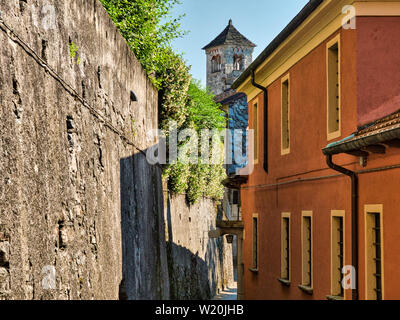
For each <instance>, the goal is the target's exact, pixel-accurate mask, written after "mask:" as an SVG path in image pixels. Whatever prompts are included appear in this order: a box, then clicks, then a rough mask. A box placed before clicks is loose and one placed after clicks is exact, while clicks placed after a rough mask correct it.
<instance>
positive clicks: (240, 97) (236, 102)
mask: <svg viewBox="0 0 400 320" xmlns="http://www.w3.org/2000/svg"><path fill="white" fill-rule="evenodd" d="M255 46H256V45H255V44H253V43H252V42H251V41H250V40H248V39H247V38H246V37H245V36H243V35H242V34H241V33H240V32H239V31H238V30H237V29H236V28H235V27H234V26H233V23H232V20H229V24H228V26H227V27H226V28H225V29H224V30H223V31H222V33H221V34H219V35H218V36H217V37H216V38H215V39H214V40H213V41H211V42H210V43H209V44H208V45H207V46H205V47H204V48H203V50H205V53H206V57H207V87H208V88H209V89H210V90H211V91H212V92H213V93H214V94H215V95H216V97H215V101H216V102H217V103H219V104H220V105H221V108H222V110H223V111H224V112H225V113H226V116H227V119H228V121H227V122H228V132H229V134H227V137H226V143H227V144H229V145H230V148H227V150H228V152H229V153H231V156H229V158H231V159H232V161H231V162H230V163H228V164H227V165H226V171H227V175H228V176H229V179H227V180H226V181H225V182H224V184H225V186H226V188H225V196H224V201H223V211H224V219H223V220H224V221H218V223H219V225H218V227H219V228H218V230H217V232H216V233H212V236H214V237H220V236H222V235H231V236H236V240H235V241H233V247H234V251H233V255H234V265H235V266H239V267H238V268H237V269H236V268H235V270H236V272H237V275H238V296H239V298H241V295H242V294H241V292H242V285H241V284H242V282H241V275H242V274H243V271H242V258H241V248H242V237H243V225H242V223H241V220H242V218H241V200H240V191H239V188H238V186H237V185H235V184H233V183H232V180H234V179H235V178H236V177H237V172H239V171H240V170H241V169H242V168H244V167H246V166H247V163H248V161H247V148H248V145H247V129H248V125H249V117H248V104H247V97H246V95H245V94H243V93H237V92H236V91H235V90H233V89H232V88H231V86H232V84H233V82H234V81H235V80H237V79H238V78H239V77H240V76H241V75H242V73H243V71H244V70H245V69H246V68H247V67H248V66H249V65H250V64H251V63H252V62H253V51H254V48H255ZM236 130H237V131H238V132H239V134H238V135H236V136H235V131H236ZM234 153H236V154H240V155H243V156H244V157H243V158H242V161H240V163H239V162H238V161H236V160H235V157H234Z"/></svg>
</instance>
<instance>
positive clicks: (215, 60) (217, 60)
mask: <svg viewBox="0 0 400 320" xmlns="http://www.w3.org/2000/svg"><path fill="white" fill-rule="evenodd" d="M221 70H222V59H221V56H220V55H216V56H214V57H212V59H211V72H212V73H215V72H219V71H221Z"/></svg>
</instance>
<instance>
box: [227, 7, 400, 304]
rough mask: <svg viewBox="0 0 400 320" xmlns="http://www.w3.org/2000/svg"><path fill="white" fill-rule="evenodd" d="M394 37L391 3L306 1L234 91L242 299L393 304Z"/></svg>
mask: <svg viewBox="0 0 400 320" xmlns="http://www.w3.org/2000/svg"><path fill="white" fill-rule="evenodd" d="M346 5H351V6H352V7H345V6H346ZM343 12H344V13H343ZM352 13H354V14H355V16H354V18H353V19H351V20H349V19H350V18H351V14H352ZM349 14H350V15H349ZM399 34H400V1H391V2H386V1H360V2H358V1H349V0H347V1H342V0H341V1H338V0H312V1H310V2H309V3H308V4H307V5H306V7H305V8H304V9H303V10H302V11H301V12H300V13H299V14H298V16H296V18H295V19H294V20H293V21H292V22H291V23H290V24H289V25H288V26H287V27H286V28H285V29H284V30H283V31H282V33H281V34H280V35H278V37H277V38H276V39H275V40H274V41H273V42H272V43H271V44H270V45H269V46H268V47H267V48H266V49H265V50H264V51H263V53H262V54H261V55H260V56H259V57H258V58H257V59H256V60H255V61H254V62H253V63H252V65H251V66H250V67H249V68H248V69H247V70H246V71H245V72H244V73H243V74H242V76H241V77H240V78H239V79H238V80H237V81H236V82H235V83H234V85H233V87H234V89H237V91H238V92H243V93H245V94H246V95H247V97H248V102H249V118H250V123H249V127H250V129H255V138H254V142H255V154H256V157H257V159H255V170H254V172H253V173H252V174H251V175H250V176H249V177H248V179H247V182H245V183H244V184H242V185H241V186H240V188H241V199H242V216H243V221H244V243H243V266H244V268H243V270H244V271H243V272H244V274H243V294H244V298H245V299H327V298H328V299H400V277H399V276H398V267H399V266H400V250H399V246H400V228H399V225H400V211H399V208H400V197H399V192H400V149H399V148H400V113H399V110H400V67H399V66H400V36H399ZM236 178H238V179H237V181H242V183H243V177H236ZM232 180H235V178H232ZM346 266H347V268H346ZM343 267H345V269H344V271H345V274H343V273H342V271H343ZM352 268H354V269H352ZM349 272H350V273H349ZM345 276H346V278H344V277H345ZM349 276H350V277H349ZM351 276H353V278H351ZM352 279H353V280H354V282H355V288H354V290H352V288H351V284H352V282H351V280H352ZM343 281H344V282H345V283H346V284H347V285H348V286H347V287H346V286H345V288H343V286H342V285H341V284H342V282H343Z"/></svg>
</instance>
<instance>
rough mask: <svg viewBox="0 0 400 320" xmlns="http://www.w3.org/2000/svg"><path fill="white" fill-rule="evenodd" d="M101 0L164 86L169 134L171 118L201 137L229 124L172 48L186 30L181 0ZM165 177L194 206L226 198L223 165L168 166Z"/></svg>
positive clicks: (163, 115) (165, 126) (163, 104)
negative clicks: (176, 12) (174, 13)
mask: <svg viewBox="0 0 400 320" xmlns="http://www.w3.org/2000/svg"><path fill="white" fill-rule="evenodd" d="M101 2H102V4H103V5H104V7H105V9H106V10H107V12H108V13H109V15H110V17H111V19H112V20H113V21H114V23H115V25H116V26H117V27H118V29H119V30H120V32H121V34H122V35H123V36H124V37H125V39H126V41H127V43H128V45H129V46H130V47H131V49H132V50H133V52H134V53H135V55H136V57H137V58H138V60H139V61H140V63H141V64H142V66H143V67H144V69H145V70H146V72H147V74H148V75H149V76H150V77H151V79H152V81H153V83H154V85H155V86H156V87H157V88H158V89H159V94H160V98H161V114H160V118H161V119H160V120H161V124H160V125H161V129H163V130H164V131H165V132H166V133H167V135H168V134H169V131H168V130H169V123H170V121H175V122H176V123H177V125H178V128H177V129H179V130H182V129H195V130H196V131H197V132H198V133H199V136H200V131H201V130H203V129H217V130H220V129H223V128H225V125H226V120H225V117H224V116H223V112H221V110H220V109H219V105H217V104H216V103H215V102H214V100H213V95H212V94H211V93H210V92H209V91H208V90H207V89H205V88H202V87H201V85H200V83H199V82H198V81H195V80H192V77H191V75H190V68H189V67H188V66H187V65H186V63H185V61H184V60H183V58H182V56H181V55H180V54H177V53H175V52H174V51H173V50H172V49H171V41H172V40H174V39H176V38H179V37H182V36H183V35H185V34H186V32H183V31H181V29H180V27H181V25H180V20H181V18H182V17H183V16H179V17H177V18H173V17H171V16H170V13H171V9H172V8H173V7H174V6H175V5H176V4H179V3H180V2H179V0H135V1H132V0H101ZM76 49H77V48H76ZM76 51H77V50H76ZM75 54H76V52H75ZM132 125H133V128H135V125H134V123H132ZM133 131H134V132H135V130H134V129H133ZM199 161H200V160H199ZM163 177H164V178H167V179H168V184H169V189H170V190H171V192H173V193H178V194H183V193H185V194H187V198H188V201H189V202H190V203H191V204H193V203H195V202H197V201H198V199H200V198H201V197H202V196H208V197H212V198H215V199H221V198H222V197H223V191H224V188H223V186H222V185H221V181H222V180H223V179H224V178H225V169H224V167H223V166H222V164H221V165H204V164H183V163H176V164H171V165H169V166H166V167H165V168H164V172H163Z"/></svg>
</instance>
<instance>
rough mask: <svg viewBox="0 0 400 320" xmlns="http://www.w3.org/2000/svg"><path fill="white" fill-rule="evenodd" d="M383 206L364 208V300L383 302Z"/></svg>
mask: <svg viewBox="0 0 400 320" xmlns="http://www.w3.org/2000/svg"><path fill="white" fill-rule="evenodd" d="M382 212H383V206H381V205H378V206H366V208H365V213H366V214H365V228H366V230H365V237H366V239H365V249H366V254H365V257H366V299H367V300H383V254H382V253H383V236H382V235H383V230H382Z"/></svg>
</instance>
